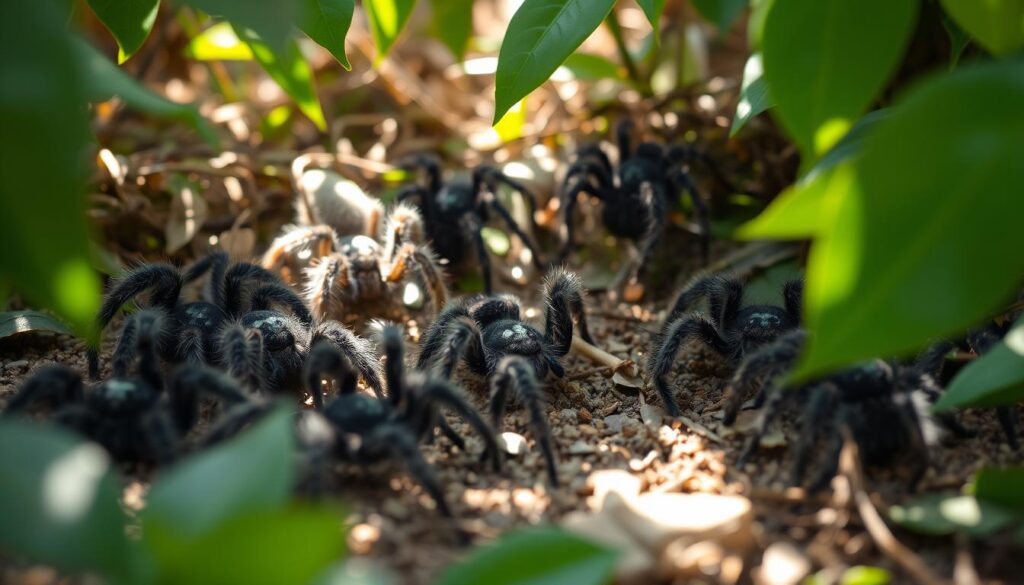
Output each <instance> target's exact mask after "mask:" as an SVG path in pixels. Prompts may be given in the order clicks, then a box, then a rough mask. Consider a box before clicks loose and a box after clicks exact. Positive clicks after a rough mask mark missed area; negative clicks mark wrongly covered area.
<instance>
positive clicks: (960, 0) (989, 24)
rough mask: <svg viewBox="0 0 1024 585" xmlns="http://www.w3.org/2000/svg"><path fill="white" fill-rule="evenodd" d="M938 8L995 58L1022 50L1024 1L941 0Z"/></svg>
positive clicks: (1023, 41)
mask: <svg viewBox="0 0 1024 585" xmlns="http://www.w3.org/2000/svg"><path fill="white" fill-rule="evenodd" d="M942 7H943V8H945V9H946V13H948V14H949V15H950V16H951V17H953V20H954V21H956V23H957V24H959V25H960V26H962V27H963V28H964V30H966V31H967V32H969V33H970V34H971V36H972V37H974V38H976V39H978V42H979V43H981V45H982V46H983V47H985V48H986V49H988V50H989V51H990V52H992V53H995V54H996V55H1008V54H1010V53H1013V52H1014V51H1017V50H1019V49H1020V48H1022V47H1024V0H984V1H981V0H942Z"/></svg>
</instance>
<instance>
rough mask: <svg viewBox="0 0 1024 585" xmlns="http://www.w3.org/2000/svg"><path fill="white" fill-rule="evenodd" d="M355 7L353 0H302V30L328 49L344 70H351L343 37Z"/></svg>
mask: <svg viewBox="0 0 1024 585" xmlns="http://www.w3.org/2000/svg"><path fill="white" fill-rule="evenodd" d="M355 9H356V2H355V0H304V4H303V11H302V22H301V23H300V28H301V29H302V32H304V33H306V35H308V36H309V38H311V39H313V40H314V41H316V43H317V44H318V45H320V46H321V47H323V48H325V49H327V50H328V51H330V53H331V55H334V58H335V59H337V60H338V63H341V66H342V67H343V68H345V71H351V70H352V64H351V63H349V62H348V56H347V55H346V54H345V37H346V36H347V35H348V29H349V26H351V25H352V13H353V12H354V11H355Z"/></svg>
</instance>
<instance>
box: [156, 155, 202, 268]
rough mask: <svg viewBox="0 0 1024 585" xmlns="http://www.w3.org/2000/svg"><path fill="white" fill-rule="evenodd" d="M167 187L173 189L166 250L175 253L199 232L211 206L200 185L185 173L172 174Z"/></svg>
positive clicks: (166, 234)
mask: <svg viewBox="0 0 1024 585" xmlns="http://www.w3.org/2000/svg"><path fill="white" fill-rule="evenodd" d="M167 187H168V189H170V191H171V196H172V199H171V211H170V216H169V217H168V218H167V226H166V227H165V228H164V234H165V236H166V239H167V243H166V247H165V251H166V252H167V253H168V254H173V253H174V252H177V251H178V250H180V249H181V248H182V247H184V246H185V245H187V244H188V243H189V242H191V241H192V238H194V237H195V236H196V234H198V233H199V230H200V228H202V227H203V223H205V222H206V218H207V217H208V216H209V207H208V205H207V203H206V199H205V198H203V196H202V194H201V193H200V192H199V185H197V184H196V183H194V182H192V181H189V180H188V179H186V178H185V177H184V176H183V175H180V174H177V173H176V174H172V175H171V176H170V177H169V179H168V182H167Z"/></svg>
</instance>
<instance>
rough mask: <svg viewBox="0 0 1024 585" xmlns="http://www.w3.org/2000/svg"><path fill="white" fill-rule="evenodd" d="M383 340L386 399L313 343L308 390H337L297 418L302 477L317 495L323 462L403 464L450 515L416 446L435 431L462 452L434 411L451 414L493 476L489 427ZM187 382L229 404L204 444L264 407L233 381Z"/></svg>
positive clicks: (202, 376)
mask: <svg viewBox="0 0 1024 585" xmlns="http://www.w3.org/2000/svg"><path fill="white" fill-rule="evenodd" d="M383 338H384V348H385V354H386V356H387V364H388V365H387V369H386V373H387V380H388V389H389V393H388V397H387V398H386V399H383V398H373V397H370V396H367V395H364V394H359V393H357V392H356V391H355V389H356V370H355V369H354V368H353V366H352V363H351V362H350V361H349V359H348V358H347V357H346V356H345V355H344V354H343V353H342V352H340V351H339V350H338V348H337V347H336V346H335V345H333V344H331V343H325V342H319V343H317V344H316V345H314V347H313V349H312V350H311V352H310V359H309V360H308V361H307V363H306V368H305V374H304V377H305V380H306V383H307V387H308V389H309V391H310V392H311V393H312V394H314V395H318V394H320V395H321V396H322V390H321V384H322V380H324V379H325V378H327V379H330V380H332V381H333V382H335V384H336V388H337V390H338V395H337V396H336V397H335V398H334V399H332V400H330V401H329V402H327V404H326V405H325V406H324V405H323V402H322V400H321V401H319V404H318V408H317V409H315V410H301V411H299V412H298V413H297V420H296V434H297V438H298V443H299V446H300V450H301V451H302V453H303V454H304V458H305V461H306V464H307V466H308V468H307V473H309V474H311V475H312V479H311V481H312V483H313V484H314V485H313V486H312V488H311V489H313V491H315V492H320V491H322V486H320V485H316V484H320V483H322V482H323V478H322V477H320V476H321V475H322V474H323V470H324V466H325V465H326V464H327V463H328V462H329V461H330V460H334V459H337V460H341V461H346V462H351V463H356V464H359V465H369V464H373V463H377V462H379V461H381V460H384V459H387V458H389V457H394V458H398V459H401V460H403V461H404V462H405V463H406V465H407V466H408V468H409V471H410V473H411V474H412V475H413V477H415V478H416V480H417V481H418V482H419V483H420V484H421V485H423V487H424V489H426V490H427V492H428V493H429V494H430V495H431V497H432V498H433V499H434V501H435V502H436V503H437V507H438V509H439V510H440V511H441V513H442V514H444V515H445V516H451V515H452V514H451V509H450V508H449V506H448V504H447V502H446V500H445V498H444V490H443V489H442V488H441V485H440V482H439V481H438V479H437V477H436V474H435V473H434V471H433V469H432V468H431V467H430V465H429V464H428V463H427V462H426V460H424V459H423V456H422V454H421V453H420V452H419V449H418V443H419V442H421V441H423V440H429V438H430V437H431V436H432V433H433V430H434V429H435V428H437V427H438V426H439V425H440V427H441V428H442V430H444V429H447V430H446V431H445V433H446V435H447V436H449V437H450V438H451V439H452V440H453V442H454V443H456V444H457V445H458V446H459V447H460V448H462V449H465V442H464V440H463V439H462V437H460V436H459V435H458V434H456V433H455V432H454V431H453V430H452V429H451V428H450V427H448V426H447V425H446V424H441V421H443V420H444V419H443V418H442V417H441V413H440V410H439V409H440V407H445V408H448V409H451V410H453V411H454V412H456V413H457V414H458V415H459V416H461V417H462V418H463V419H465V420H466V421H467V422H468V423H469V424H470V426H472V427H473V428H474V430H475V431H476V432H477V433H478V434H479V435H480V437H481V438H482V439H483V441H484V446H485V449H484V453H483V455H484V457H486V458H489V459H490V461H491V463H492V464H493V466H494V468H495V470H500V469H501V464H502V460H501V452H500V449H499V447H498V443H497V439H496V437H495V435H494V432H493V431H492V430H491V428H490V426H488V425H487V423H486V422H485V421H484V420H483V419H482V418H481V417H480V415H479V414H478V413H477V412H476V410H475V409H473V407H472V406H471V405H469V403H467V402H466V400H465V399H464V398H463V397H462V395H461V393H460V391H459V390H458V389H457V388H455V387H454V386H452V385H451V384H450V383H449V382H447V381H445V380H443V379H440V378H437V377H430V376H428V375H426V374H424V373H422V372H408V373H407V372H405V370H404V366H403V341H402V332H401V330H400V329H399V328H397V327H386V328H385V329H384V332H383ZM243 365H244V362H243ZM187 376H188V379H187V382H188V383H189V384H191V385H194V386H195V387H197V388H202V389H203V390H204V391H205V392H207V393H209V394H214V395H218V396H221V397H222V399H223V400H224V401H225V402H227V403H228V404H229V405H230V410H228V412H227V413H226V414H225V416H224V417H223V418H222V419H221V420H220V421H219V422H218V423H217V424H216V425H215V426H214V428H213V429H212V430H211V432H210V433H209V435H208V436H207V439H206V440H207V442H216V441H220V440H222V439H224V438H226V437H228V436H231V435H234V434H235V433H237V432H238V431H240V430H241V429H242V428H244V427H245V426H247V425H248V424H250V423H251V422H252V421H254V420H255V419H257V418H259V417H262V416H264V415H265V414H266V413H267V412H269V410H270V408H271V406H272V404H271V403H270V402H268V401H266V400H261V399H258V398H253V397H251V396H249V395H247V394H246V393H244V392H242V391H239V390H238V382H237V380H236V379H235V378H233V377H231V376H226V375H224V374H221V373H219V372H216V371H214V370H210V369H204V368H196V369H194V370H193V371H191V372H190V373H188V374H187ZM448 433H451V434H448Z"/></svg>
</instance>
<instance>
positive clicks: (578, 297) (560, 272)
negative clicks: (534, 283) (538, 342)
mask: <svg viewBox="0 0 1024 585" xmlns="http://www.w3.org/2000/svg"><path fill="white" fill-rule="evenodd" d="M544 298H545V301H546V302H545V307H544V322H545V326H544V339H545V341H547V342H548V344H549V348H550V351H551V353H552V354H554V355H555V356H557V357H562V356H564V355H567V354H568V353H569V349H570V348H571V347H572V334H573V324H574V323H575V324H576V326H577V327H578V328H579V330H580V337H581V338H583V340H584V341H586V342H587V343H593V342H594V341H593V338H591V336H590V330H589V327H587V315H586V313H585V312H584V309H583V283H582V282H580V279H579V277H578V276H576V274H575V273H573V272H569V271H568V270H566V269H564V268H558V269H555V270H553V271H551V272H550V273H549V274H548V275H547V277H546V278H545V279H544Z"/></svg>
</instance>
